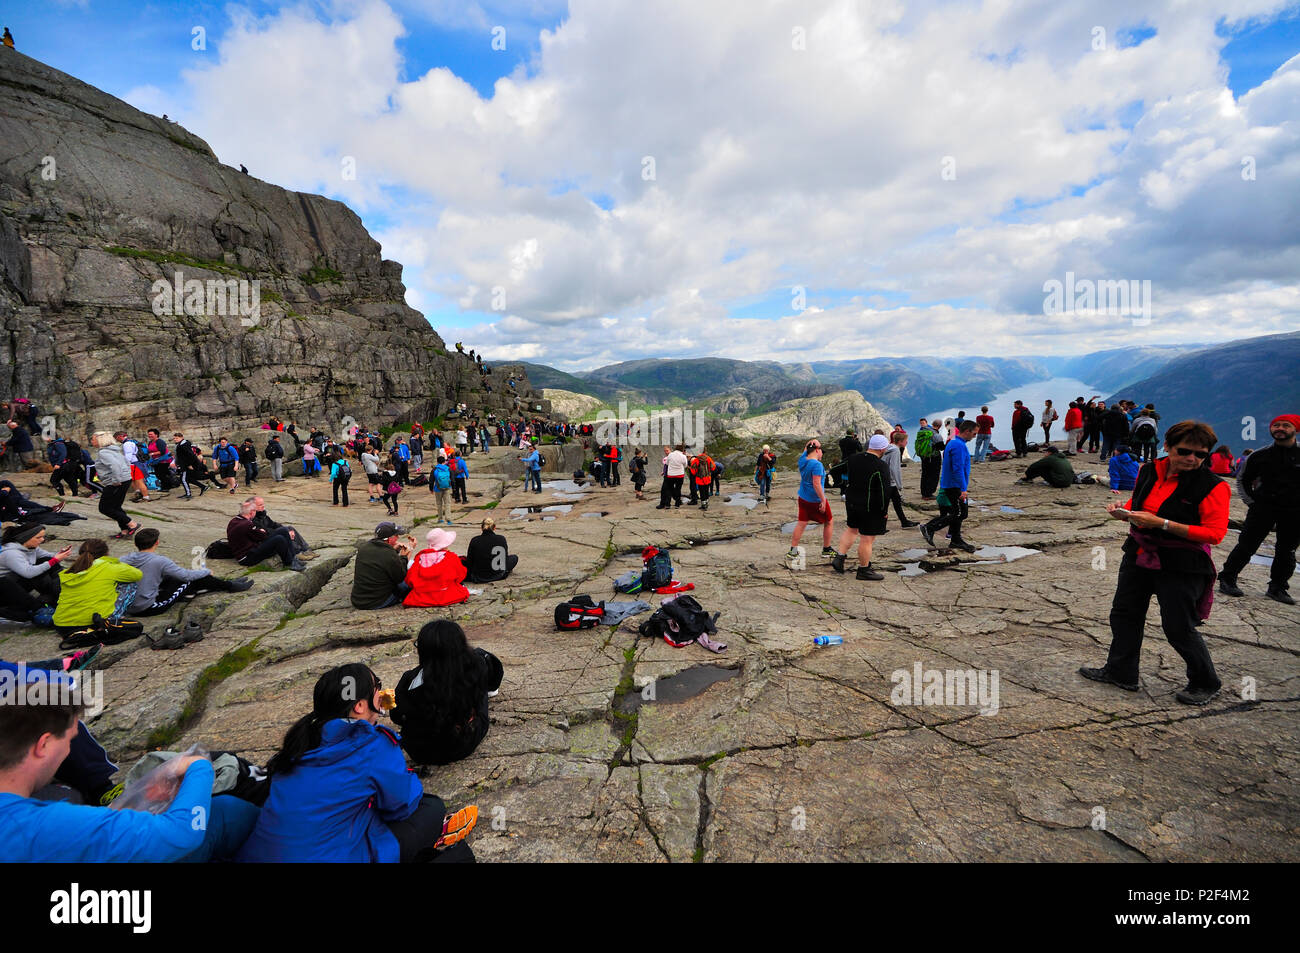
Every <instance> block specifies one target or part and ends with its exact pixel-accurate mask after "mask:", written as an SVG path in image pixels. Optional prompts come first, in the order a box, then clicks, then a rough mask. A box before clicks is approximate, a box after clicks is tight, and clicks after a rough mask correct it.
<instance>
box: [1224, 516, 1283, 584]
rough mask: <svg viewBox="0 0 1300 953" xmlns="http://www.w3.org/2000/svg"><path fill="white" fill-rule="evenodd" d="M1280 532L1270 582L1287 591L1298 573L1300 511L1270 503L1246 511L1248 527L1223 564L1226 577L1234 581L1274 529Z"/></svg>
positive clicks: (1270, 572)
mask: <svg viewBox="0 0 1300 953" xmlns="http://www.w3.org/2000/svg"><path fill="white" fill-rule="evenodd" d="M1275 529H1276V530H1277V540H1276V542H1275V544H1274V546H1273V568H1272V569H1271V570H1270V571H1269V574H1268V578H1269V583H1270V585H1272V587H1273V588H1274V589H1281V590H1282V591H1283V592H1286V590H1287V586H1288V585H1289V584H1290V582H1291V576H1292V575H1293V574H1294V573H1295V550H1296V543H1298V542H1300V510H1289V511H1288V510H1283V509H1279V508H1278V507H1276V506H1273V505H1271V504H1268V503H1256V504H1255V505H1254V506H1251V507H1250V508H1249V509H1248V510H1246V525H1245V526H1243V527H1242V529H1241V536H1240V537H1239V538H1238V539H1237V545H1236V546H1234V547H1232V552H1231V553H1229V554H1228V558H1227V560H1226V561H1225V562H1224V564H1223V573H1222V575H1223V578H1225V579H1230V580H1235V579H1236V578H1237V575H1238V574H1239V573H1240V572H1241V571H1242V570H1243V569H1244V568H1246V563H1248V562H1250V557H1251V556H1254V555H1255V553H1256V551H1257V550H1258V549H1259V546H1260V543H1262V542H1264V540H1265V539H1266V538H1267V537H1268V534H1269V533H1270V532H1272V531H1273V530H1275Z"/></svg>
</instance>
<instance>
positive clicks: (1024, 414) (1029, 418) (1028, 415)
mask: <svg viewBox="0 0 1300 953" xmlns="http://www.w3.org/2000/svg"><path fill="white" fill-rule="evenodd" d="M1033 425H1034V412H1033V411H1032V410H1030V409H1029V408H1028V407H1022V408H1020V427H1021V429H1022V430H1023V429H1026V428H1029V427H1032V426H1033Z"/></svg>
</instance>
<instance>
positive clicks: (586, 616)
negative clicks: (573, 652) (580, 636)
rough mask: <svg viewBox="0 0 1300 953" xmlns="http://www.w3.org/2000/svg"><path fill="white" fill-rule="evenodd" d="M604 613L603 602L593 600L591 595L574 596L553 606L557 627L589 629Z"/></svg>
mask: <svg viewBox="0 0 1300 953" xmlns="http://www.w3.org/2000/svg"><path fill="white" fill-rule="evenodd" d="M604 615H605V603H604V602H593V601H592V600H591V596H574V597H573V598H572V599H570V600H568V601H567V602H561V603H560V604H559V605H558V606H556V607H555V627H556V628H557V629H590V628H591V627H592V626H594V625H595V624H596V623H597V622H599V621H600V620H601V618H602V617H603V616H604Z"/></svg>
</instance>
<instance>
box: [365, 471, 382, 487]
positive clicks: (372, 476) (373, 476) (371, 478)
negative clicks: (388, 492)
mask: <svg viewBox="0 0 1300 953" xmlns="http://www.w3.org/2000/svg"><path fill="white" fill-rule="evenodd" d="M366 482H367V483H369V484H371V485H372V486H380V485H382V483H383V478H382V477H381V476H380V475H379V474H378V473H367V474H366Z"/></svg>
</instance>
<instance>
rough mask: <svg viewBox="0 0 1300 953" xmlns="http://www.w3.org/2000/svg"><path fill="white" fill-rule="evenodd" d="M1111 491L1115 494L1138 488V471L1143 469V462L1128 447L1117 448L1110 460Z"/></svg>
mask: <svg viewBox="0 0 1300 953" xmlns="http://www.w3.org/2000/svg"><path fill="white" fill-rule="evenodd" d="M1109 468H1110V489H1111V492H1113V493H1118V492H1120V491H1121V490H1132V489H1133V488H1134V487H1135V486H1137V475H1138V470H1140V469H1141V468H1142V461H1140V460H1139V459H1138V458H1137V457H1135V456H1133V452H1132V451H1131V450H1129V448H1128V447H1126V446H1123V445H1121V446H1118V447H1116V448H1115V454H1114V456H1112V457H1111V458H1110V462H1109Z"/></svg>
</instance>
